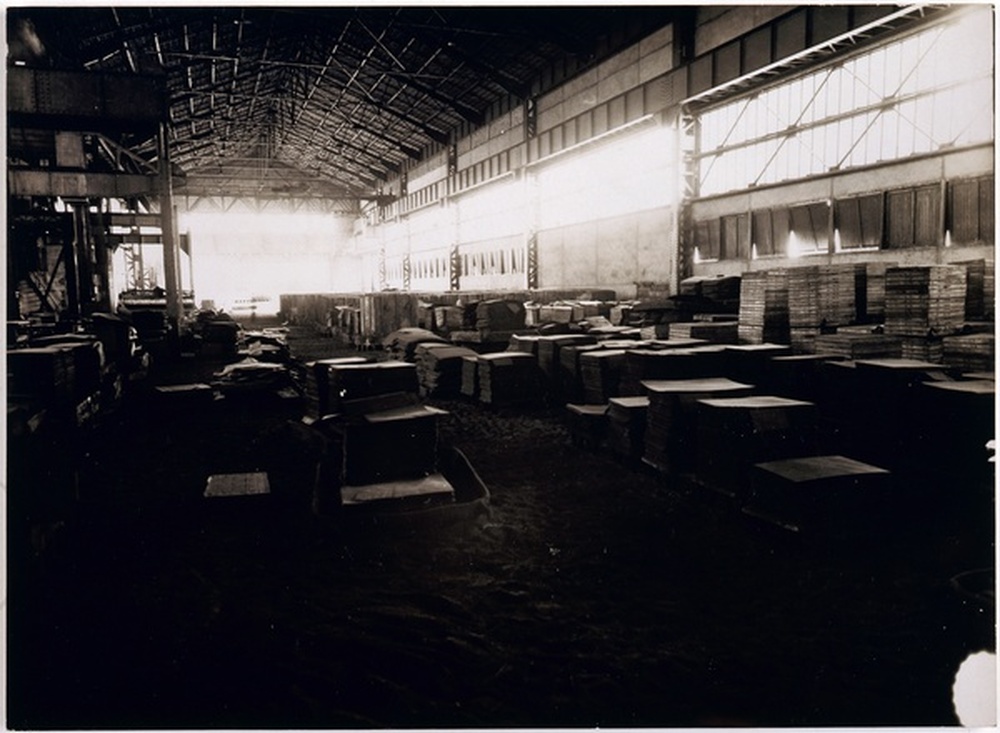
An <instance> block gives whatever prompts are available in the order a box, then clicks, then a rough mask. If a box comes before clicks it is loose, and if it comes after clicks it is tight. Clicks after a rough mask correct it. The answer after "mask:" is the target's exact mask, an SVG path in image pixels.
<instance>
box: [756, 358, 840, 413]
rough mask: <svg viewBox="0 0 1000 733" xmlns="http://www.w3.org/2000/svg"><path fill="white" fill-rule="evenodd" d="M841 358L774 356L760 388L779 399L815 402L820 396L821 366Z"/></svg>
mask: <svg viewBox="0 0 1000 733" xmlns="http://www.w3.org/2000/svg"><path fill="white" fill-rule="evenodd" d="M843 358H844V357H843V356H839V355H835V354H794V355H792V356H776V357H774V358H773V359H771V361H770V364H769V368H768V370H767V372H766V377H765V380H764V382H763V383H762V384H761V387H763V388H764V389H766V390H767V391H768V392H770V393H771V394H776V395H779V396H781V397H792V398H794V399H797V400H807V401H810V402H814V401H817V400H819V399H820V398H821V396H822V395H821V391H820V387H821V384H822V365H823V364H824V363H825V362H828V361H835V360H840V359H843Z"/></svg>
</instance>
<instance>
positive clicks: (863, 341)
mask: <svg viewBox="0 0 1000 733" xmlns="http://www.w3.org/2000/svg"><path fill="white" fill-rule="evenodd" d="M815 347H816V353H817V354H833V355H836V356H843V357H844V358H846V359H874V358H892V357H900V356H902V354H903V342H902V341H901V340H900V339H899V338H898V337H895V336H887V335H885V334H880V333H860V332H857V331H844V330H839V331H837V333H825V334H823V335H821V336H817V337H816V341H815Z"/></svg>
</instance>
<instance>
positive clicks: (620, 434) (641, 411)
mask: <svg viewBox="0 0 1000 733" xmlns="http://www.w3.org/2000/svg"><path fill="white" fill-rule="evenodd" d="M648 410H649V397H648V396H646V395H640V396H635V397H612V398H611V399H609V400H608V433H607V445H608V450H610V451H611V454H612V455H613V456H615V457H616V458H618V459H619V460H621V461H623V462H626V463H629V464H635V463H638V462H639V461H640V460H641V459H642V454H643V451H644V450H645V445H646V419H647V411H648Z"/></svg>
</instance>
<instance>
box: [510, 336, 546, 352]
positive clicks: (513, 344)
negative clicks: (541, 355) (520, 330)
mask: <svg viewBox="0 0 1000 733" xmlns="http://www.w3.org/2000/svg"><path fill="white" fill-rule="evenodd" d="M539 338H541V337H540V336H538V335H535V334H517V333H515V334H514V335H512V336H511V337H510V343H509V344H508V346H507V349H508V350H509V351H523V352H524V353H525V354H531V355H532V356H538V339H539Z"/></svg>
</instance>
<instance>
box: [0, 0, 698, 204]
mask: <svg viewBox="0 0 1000 733" xmlns="http://www.w3.org/2000/svg"><path fill="white" fill-rule="evenodd" d="M682 11H683V9H682V8H678V7H672V8H671V7H669V6H579V7H572V6H551V7H512V6H502V7H462V6H442V7H430V6H404V7H383V6H373V7H354V8H348V7H339V6H335V7H323V6H304V7H261V6H251V7H233V6H226V7H217V8H212V7H205V8H196V7H190V6H183V7H178V6H163V7H136V6H127V7H43V8H30V7H29V8H12V9H9V10H8V16H7V24H8V49H9V58H8V64H17V65H20V66H29V67H40V68H48V69H65V70H82V69H89V70H92V71H101V72H115V73H126V74H144V75H164V76H165V82H166V88H167V93H168V98H169V106H168V112H167V119H168V125H169V141H170V146H171V148H170V150H171V155H172V162H173V163H174V164H175V166H176V167H177V168H179V169H180V170H181V171H183V173H184V175H185V176H186V177H187V179H188V181H189V182H191V181H193V180H195V179H197V180H198V181H199V182H200V184H201V185H202V186H207V187H209V188H215V189H217V191H218V192H219V193H227V192H230V191H232V190H234V189H236V188H238V184H239V183H241V182H245V181H246V180H247V178H252V177H258V178H263V177H267V178H268V179H269V180H270V181H271V182H272V186H271V188H272V189H274V186H273V182H274V181H275V180H278V181H284V182H286V184H287V185H286V187H285V191H286V193H291V194H294V192H295V191H297V190H298V191H307V190H308V192H309V194H310V195H314V196H315V195H326V196H331V197H336V196H344V197H352V196H368V195H371V194H372V193H374V192H377V191H379V189H380V188H381V187H382V183H383V182H384V181H386V180H387V178H389V177H390V176H392V175H393V174H395V173H397V172H399V171H400V170H401V168H402V166H403V165H404V164H406V162H407V161H417V160H420V159H421V158H422V157H423V156H424V155H426V154H427V153H428V151H430V150H434V146H435V145H443V144H447V143H448V142H450V141H454V140H455V139H456V137H458V136H459V134H460V130H462V129H464V130H469V129H470V128H471V127H475V126H477V125H480V124H483V123H484V122H486V121H488V120H489V118H490V114H491V110H496V109H499V108H501V107H503V108H506V107H505V106H504V105H515V104H519V103H521V102H522V101H523V100H524V99H525V98H527V97H528V96H530V95H531V94H537V93H539V92H543V91H546V86H545V83H547V84H548V86H552V85H554V84H555V83H556V82H557V81H558V80H559V79H560V78H564V77H565V76H568V75H569V74H570V73H575V72H578V71H580V70H583V69H585V68H587V67H588V66H589V65H591V64H594V63H597V62H598V61H600V60H602V59H604V58H607V57H608V56H609V55H611V54H613V53H614V52H616V51H618V50H621V49H622V48H624V47H625V46H627V45H629V44H631V43H634V42H635V41H636V40H638V39H639V38H642V37H643V36H645V35H647V34H649V33H650V32H652V31H653V30H655V29H657V28H660V27H662V26H663V25H665V24H667V23H669V22H670V21H671V20H673V19H674V18H676V17H677V15H678V13H680V12H682ZM552 69H557V70H562V75H563V77H560V74H559V73H558V72H557V73H556V74H552V73H551V70H552ZM547 70H548V72H549V73H545V72H546V71H547ZM543 76H544V77H545V78H546V79H551V81H548V82H545V83H543V82H540V79H542V77H543ZM21 134H22V137H25V139H27V138H30V135H25V134H24V133H23V131H22V133H21ZM117 142H118V143H120V144H122V145H124V146H125V147H128V148H129V149H131V150H132V151H134V152H136V153H138V154H139V156H141V157H142V158H144V159H145V160H149V161H152V160H154V159H155V158H156V153H157V147H156V140H155V137H147V138H145V139H139V138H132V139H128V138H125V139H120V140H118V141H117ZM19 144H20V143H19V142H18V141H16V140H13V139H12V138H9V146H10V147H11V148H12V149H13V152H14V153H15V155H16V153H17V147H18V145H19ZM272 192H273V191H272Z"/></svg>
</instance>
